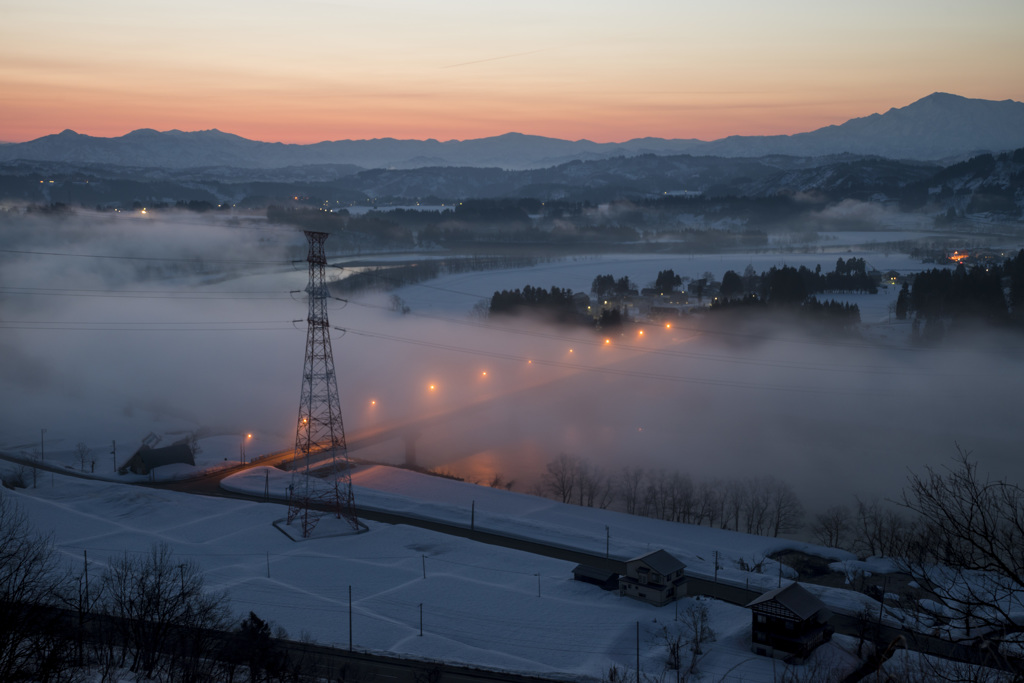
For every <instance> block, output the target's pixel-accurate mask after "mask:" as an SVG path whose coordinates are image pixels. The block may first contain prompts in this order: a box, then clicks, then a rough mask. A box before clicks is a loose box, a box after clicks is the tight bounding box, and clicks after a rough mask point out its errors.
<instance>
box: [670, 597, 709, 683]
mask: <svg viewBox="0 0 1024 683" xmlns="http://www.w3.org/2000/svg"><path fill="white" fill-rule="evenodd" d="M679 621H680V622H682V624H683V633H684V634H685V636H686V641H687V642H688V643H689V644H690V652H691V653H692V655H693V656H692V657H691V658H690V673H691V674H695V673H697V661H698V659H699V658H700V656H701V655H702V654H704V649H703V647H702V646H703V645H704V644H705V643H712V642H714V640H715V632H714V630H712V628H711V615H710V613H709V612H708V606H707V605H705V604H704V602H703V601H701V600H699V599H698V600H694V601H693V602H691V603H690V604H689V605H688V606H687V607H686V609H685V610H683V612H682V614H680V615H679Z"/></svg>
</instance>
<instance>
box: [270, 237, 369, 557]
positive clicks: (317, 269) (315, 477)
mask: <svg viewBox="0 0 1024 683" xmlns="http://www.w3.org/2000/svg"><path fill="white" fill-rule="evenodd" d="M305 234H306V239H307V240H308V241H309V255H308V256H307V258H306V260H307V261H308V262H309V285H308V287H307V290H306V291H307V293H308V295H309V315H308V317H307V319H306V320H307V322H308V330H307V332H306V361H305V363H304V365H303V368H302V398H301V400H300V402H299V419H298V424H297V425H296V429H295V454H294V456H293V457H292V467H291V469H293V471H294V472H295V475H294V476H293V478H292V485H291V487H290V495H289V504H288V523H289V524H291V523H292V522H293V521H294V520H296V519H300V520H301V523H302V536H303V537H308V536H309V535H310V533H312V531H313V527H315V526H316V523H317V522H318V521H319V519H320V517H321V516H322V515H323V514H324V513H325V512H330V513H332V514H334V515H335V516H336V517H337V518H339V519H340V518H342V517H344V518H345V519H346V520H347V521H348V523H349V524H350V525H351V526H352V527H353V528H354V529H356V530H358V529H359V528H360V524H359V520H358V519H357V518H356V513H355V504H354V500H353V496H352V475H351V472H350V466H351V463H350V461H349V459H348V447H347V446H346V445H345V428H344V426H343V424H342V421H341V402H340V401H339V399H338V378H337V375H336V374H335V372H334V356H333V354H332V353H331V335H330V329H331V328H330V324H329V323H328V320H327V299H328V298H329V297H328V292H327V282H326V280H325V278H324V266H325V265H327V258H326V257H325V256H324V241H325V240H326V239H327V237H328V234H327V233H325V232H312V231H309V230H307V231H305ZM328 463H329V464H328ZM312 464H322V467H319V468H318V469H317V470H316V471H315V472H312V471H311V465H312Z"/></svg>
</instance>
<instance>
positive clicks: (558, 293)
mask: <svg viewBox="0 0 1024 683" xmlns="http://www.w3.org/2000/svg"><path fill="white" fill-rule="evenodd" d="M528 309H529V310H532V311H537V312H540V313H543V314H546V315H549V316H551V317H553V318H555V319H557V320H569V319H572V318H575V317H576V303H575V302H574V301H573V293H572V290H571V289H562V288H560V287H554V286H552V287H551V289H544V288H542V287H533V286H531V285H526V286H525V287H523V288H522V289H521V290H519V289H514V290H511V291H510V290H507V289H503V290H501V291H500V292H495V293H494V295H493V296H492V297H491V306H490V308H489V309H488V312H489V314H490V315H509V314H515V313H520V312H522V311H524V310H528Z"/></svg>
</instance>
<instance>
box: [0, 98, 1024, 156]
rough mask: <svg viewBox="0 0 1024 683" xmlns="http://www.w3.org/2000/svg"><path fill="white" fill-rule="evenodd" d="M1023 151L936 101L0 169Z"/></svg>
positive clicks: (164, 147)
mask: <svg viewBox="0 0 1024 683" xmlns="http://www.w3.org/2000/svg"><path fill="white" fill-rule="evenodd" d="M1019 147H1024V103H1022V102H1016V101H1013V100H1004V101H993V100H981V99H968V98H965V97H960V96H957V95H950V94H946V93H934V94H932V95H929V96H928V97H925V98H923V99H921V100H918V101H917V102H914V103H913V104H910V105H908V106H906V107H902V108H893V109H890V110H889V111H887V112H885V113H884V114H872V115H871V116H867V117H864V118H857V119H852V120H850V121H847V122H846V123H844V124H842V125H838V126H827V127H825V128H820V129H818V130H815V131H811V132H807V133H798V134H796V135H774V136H732V137H727V138H723V139H721V140H715V141H711V142H704V141H700V140H680V139H674V140H664V139H660V138H638V139H635V140H630V141H628V142H622V143H596V142H591V141H589V140H576V141H569V140H559V139H555V138H546V137H540V136H536V135H523V134H520V133H507V134H505V135H499V136H496V137H489V138H480V139H475V140H449V141H446V142H441V141H438V140H432V139H431V140H396V139H393V138H382V139H373V140H337V141H333V142H318V143H315V144H309V145H296V144H284V143H279V142H259V141H254V140H248V139H245V138H242V137H239V136H237V135H232V134H229V133H223V132H221V131H218V130H207V131H196V132H183V131H179V130H172V131H166V132H158V131H155V130H149V129H144V130H136V131H133V132H131V133H128V134H127V135H124V136H122V137H118V138H99V137H91V136H88V135H81V134H79V133H76V132H74V131H71V130H65V131H63V132H62V133H58V134H56V135H47V136H45V137H42V138H39V139H36V140H32V141H29V142H23V143H17V144H7V145H0V161H12V160H16V159H23V160H31V161H59V162H70V163H91V164H113V165H118V166H134V167H162V168H200V167H208V166H220V167H238V168H283V167H288V166H308V165H314V164H350V165H355V166H360V167H363V168H399V169H403V168H404V169H409V168H423V167H430V166H470V167H496V168H504V169H517V170H522V169H535V168H547V167H551V166H557V165H559V164H564V163H566V162H569V161H588V160H598V159H607V158H612V157H618V156H638V155H642V154H655V155H678V154H691V155H701V156H719V157H761V156H766V155H772V154H782V155H792V156H804V157H815V156H825V155H835V154H843V153H851V154H858V155H877V156H882V157H886V158H890V159H914V160H922V161H936V160H959V159H962V158H966V157H968V156H971V155H974V154H977V153H979V152H1000V151H1005V150H1010V149H1016V148H1019Z"/></svg>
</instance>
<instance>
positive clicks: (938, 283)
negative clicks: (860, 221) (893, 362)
mask: <svg viewBox="0 0 1024 683" xmlns="http://www.w3.org/2000/svg"><path fill="white" fill-rule="evenodd" d="M1004 276H1008V277H1009V279H1010V301H1008V300H1007V297H1006V294H1005V293H1004V291H1003V278H1004ZM900 297H901V298H902V299H903V303H904V306H905V309H906V310H907V311H909V312H913V313H916V314H917V315H918V316H920V317H921V318H923V319H925V320H932V319H936V318H973V319H976V320H985V321H988V322H994V323H999V322H1005V321H1006V319H1007V315H1008V313H1009V306H1010V303H1011V301H1012V303H1013V304H1014V305H1015V307H1016V306H1017V305H1018V304H1020V303H1021V302H1022V301H1024V250H1022V251H1021V252H1020V253H1018V254H1017V256H1016V257H1015V258H1014V259H1008V260H1007V261H1006V262H1005V264H1003V265H1001V266H999V265H993V266H990V267H983V266H973V267H971V268H966V267H964V265H963V264H959V265H958V266H957V267H956V268H954V269H953V270H949V269H946V268H935V269H932V270H927V271H923V272H920V273H918V274H917V275H915V276H914V280H913V285H912V286H911V287H910V288H909V290H907V289H906V288H905V289H904V290H903V291H901V292H900ZM899 308H900V306H899V302H897V310H899Z"/></svg>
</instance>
